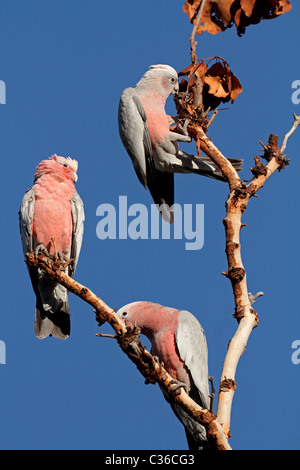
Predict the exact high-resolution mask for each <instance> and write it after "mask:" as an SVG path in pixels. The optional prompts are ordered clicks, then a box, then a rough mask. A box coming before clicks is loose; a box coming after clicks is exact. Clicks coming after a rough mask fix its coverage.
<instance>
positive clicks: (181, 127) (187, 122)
mask: <svg viewBox="0 0 300 470" xmlns="http://www.w3.org/2000/svg"><path fill="white" fill-rule="evenodd" d="M188 124H189V120H188V118H186V119H185V121H184V124H183V126H182V125H181V124H180V123H179V122H178V123H177V129H178V130H179V131H180V132H181V133H182V134H183V135H185V136H186V137H190V136H189V133H188V130H187V128H188Z"/></svg>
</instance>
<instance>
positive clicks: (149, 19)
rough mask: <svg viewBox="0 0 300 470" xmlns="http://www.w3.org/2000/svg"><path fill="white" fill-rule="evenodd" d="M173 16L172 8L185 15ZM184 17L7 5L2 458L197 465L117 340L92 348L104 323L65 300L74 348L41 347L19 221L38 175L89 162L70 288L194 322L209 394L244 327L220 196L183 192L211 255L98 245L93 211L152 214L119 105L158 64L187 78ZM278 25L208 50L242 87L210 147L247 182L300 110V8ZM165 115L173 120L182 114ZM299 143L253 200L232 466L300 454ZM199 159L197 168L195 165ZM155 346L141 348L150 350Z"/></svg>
mask: <svg viewBox="0 0 300 470" xmlns="http://www.w3.org/2000/svg"><path fill="white" fill-rule="evenodd" d="M175 3H176V5H175ZM183 3H184V2H183V1H182V2H173V1H172V0H164V1H157V0H155V1H152V2H140V1H137V0H134V1H133V0H131V1H129V2H122V1H115V2H105V3H104V2H98V1H96V0H85V1H83V0H81V1H80V0H73V1H71V0H53V1H51V2H50V1H44V2H40V1H37V0H27V1H26V2H24V1H22V0H9V1H8V0H2V2H1V6H0V80H3V81H4V82H5V84H6V104H5V105H2V106H1V108H0V119H1V124H0V126H1V139H0V151H1V186H0V187H1V199H2V201H3V206H2V220H3V228H2V230H1V246H2V253H1V257H2V260H1V315H0V340H2V341H4V342H5V344H6V364H5V365H4V364H2V365H0V384H1V385H0V422H1V425H0V448H1V449H106V450H111V449H186V440H185V435H184V431H183V428H182V426H181V424H180V423H179V422H178V421H177V419H176V418H175V416H174V415H173V413H172V411H171V408H170V406H169V405H168V404H167V403H166V402H165V401H164V399H163V397H162V395H161V392H160V390H159V388H158V386H157V385H156V386H153V385H147V386H146V385H144V379H143V377H142V376H141V375H140V374H139V372H138V371H137V369H136V368H135V366H134V365H133V364H132V363H131V362H130V361H129V360H128V358H127V357H126V356H125V355H124V354H123V353H122V352H121V350H120V349H119V347H118V345H117V344H116V342H115V341H113V340H110V339H104V338H103V339H100V338H97V337H95V333H97V332H99V331H102V332H111V329H110V327H109V326H108V325H105V326H103V327H102V328H101V330H99V328H98V327H97V323H96V322H95V318H94V313H93V311H92V309H91V308H90V307H89V306H88V305H87V304H85V303H84V302H83V301H82V300H81V299H79V298H77V297H75V296H73V295H72V294H70V307H71V314H72V318H71V322H72V332H71V337H70V338H69V339H68V340H67V341H65V342H62V341H58V340H55V339H53V338H49V339H47V340H44V341H39V340H38V339H36V338H35V336H34V330H33V323H34V308H35V298H34V294H33V291H32V289H31V284H30V280H29V276H28V274H27V270H26V266H25V263H24V261H23V254H22V250H21V241H20V236H19V229H18V210H19V206H20V203H21V200H22V197H23V194H24V192H25V190H26V189H28V188H29V187H30V186H31V185H32V180H33V174H34V171H35V167H36V166H37V164H38V163H39V162H40V161H41V160H43V159H44V158H48V157H49V156H50V155H52V154H54V153H57V154H59V155H63V156H71V157H73V158H76V159H78V161H79V170H78V175H79V179H78V183H77V190H78V192H79V194H80V195H81V197H82V199H83V201H84V205H85V214H86V223H85V233H84V241H83V246H82V251H81V255H80V259H79V264H78V268H77V271H76V279H77V280H78V281H79V282H81V283H82V284H84V285H86V286H88V287H90V288H91V289H92V290H93V291H94V292H95V293H97V294H98V295H99V296H100V297H101V298H102V299H103V300H104V301H105V302H106V303H107V304H108V305H110V306H111V307H113V308H119V307H121V306H122V305H124V304H126V303H128V302H131V301H135V300H150V301H154V302H159V303H161V304H163V305H168V306H170V307H178V308H183V309H187V310H190V311H191V312H192V313H193V314H194V315H195V316H197V318H198V319H199V320H200V322H201V324H202V325H203V327H204V329H205V332H206V336H207V341H208V347H209V370H210V374H211V375H213V376H214V377H215V385H216V388H218V381H219V378H220V373H221V370H222V363H223V359H224V356H225V352H226V347H227V344H228V341H229V340H230V338H231V337H232V335H233V334H234V332H235V330H236V327H237V323H236V321H235V320H234V319H233V318H232V313H233V310H234V304H233V296H232V291H231V286H230V283H229V281H228V280H227V279H226V278H225V277H224V276H222V275H221V272H222V271H225V270H226V267H227V261H226V257H225V252H224V248H225V242H224V228H223V225H222V219H223V217H224V214H225V208H224V204H225V200H226V197H227V194H228V187H227V185H226V184H223V183H220V182H217V181H213V180H210V179H208V178H203V177H199V176H196V175H176V177H175V200H176V202H178V203H180V204H193V205H194V206H195V205H196V204H204V208H205V211H204V214H205V215H204V220H205V223H204V232H205V240H204V246H203V248H202V249H201V250H198V251H187V250H185V240H174V239H170V240H162V239H159V240H131V239H129V238H128V239H127V240H119V239H116V240H99V238H98V237H97V236H96V226H97V223H98V222H99V220H100V219H99V217H97V216H96V209H97V207H98V206H99V205H100V204H103V203H109V204H113V205H115V207H116V208H117V207H118V200H119V196H122V195H123V196H127V200H128V205H131V204H134V203H141V204H144V205H145V206H146V207H150V204H151V202H152V201H151V198H150V195H149V193H148V192H146V191H145V190H144V189H143V188H142V186H141V185H140V183H139V182H138V180H137V178H136V176H135V174H134V170H133V168H132V165H131V162H130V159H129V157H128V156H127V154H126V152H125V149H124V148H123V146H122V143H121V141H120V139H119V135H118V128H117V109H118V102H119V97H120V94H121V92H122V90H123V89H124V88H126V87H128V86H133V85H134V84H135V83H136V82H137V81H138V80H139V79H140V77H141V76H142V75H143V73H144V72H145V71H146V70H147V68H148V66H149V65H151V64H156V63H166V64H169V65H171V66H173V67H174V68H175V69H176V70H178V71H179V70H182V69H183V68H185V67H186V66H187V65H189V63H190V55H189V35H190V33H191V25H190V23H189V21H188V18H187V16H186V15H185V14H184V13H183V12H182V5H183ZM292 3H293V9H292V11H291V12H290V13H288V14H286V15H283V16H282V17H281V18H278V19H276V20H271V21H264V22H262V23H260V24H259V25H256V26H252V27H250V28H249V29H248V30H247V32H246V34H245V35H244V36H243V37H242V38H238V37H237V35H236V33H235V31H234V28H232V29H231V30H228V31H227V32H225V33H223V34H219V35H217V36H209V35H203V36H202V37H200V38H199V41H198V47H197V55H198V58H206V57H211V56H214V55H219V56H221V57H223V58H225V59H226V60H227V61H228V62H229V64H230V65H231V69H232V71H233V72H234V74H235V75H236V76H237V77H238V78H239V80H240V82H241V84H242V85H243V92H242V94H241V95H239V96H238V98H237V100H236V102H235V103H234V105H233V106H231V105H229V109H228V110H226V111H222V112H220V113H219V115H218V117H217V118H216V120H215V121H214V123H213V125H212V126H211V128H210V129H209V134H210V135H211V137H212V138H213V141H214V142H215V144H216V145H217V146H219V147H220V148H221V149H222V151H223V153H224V154H225V155H226V156H231V157H237V158H243V159H244V160H245V163H244V170H243V173H242V177H243V178H245V179H249V178H250V177H251V173H250V171H249V167H250V166H252V165H253V157H254V155H257V154H258V153H259V151H260V145H259V143H258V141H259V140H261V141H263V142H267V140H268V136H269V134H270V133H275V134H277V135H279V140H280V142H281V141H282V138H283V136H284V134H285V133H286V132H287V131H288V130H289V128H290V127H291V124H292V114H293V113H294V112H295V113H297V114H299V105H297V104H293V103H292V100H291V95H292V92H293V90H292V88H291V87H292V83H293V81H294V80H299V79H300V70H299V64H298V62H299V61H298V52H299V51H298V43H299V33H298V31H299V25H298V19H299V12H300V6H299V4H298V2H295V1H294V2H292ZM167 110H168V112H169V114H174V112H175V111H174V105H173V102H172V98H170V99H169V100H168V103H167ZM299 142H300V131H298V132H296V133H295V134H294V135H293V136H292V137H291V139H290V141H289V143H288V147H287V154H288V156H289V157H292V158H293V160H292V162H291V165H290V166H289V167H287V169H286V170H285V171H283V172H282V173H281V174H278V173H277V174H275V175H274V176H273V177H272V178H271V179H270V180H269V181H268V182H267V184H266V185H265V187H264V188H263V189H262V190H260V191H259V197H258V198H255V199H253V200H251V201H250V203H249V205H248V210H247V212H246V213H245V214H244V217H243V222H244V223H247V227H246V228H244V229H243V232H242V237H241V241H242V255H243V261H244V265H245V268H246V270H247V279H248V287H249V290H250V291H251V292H253V293H254V292H257V291H261V290H262V291H264V293H265V296H264V297H263V298H261V299H260V300H259V303H257V304H256V307H257V311H258V314H259V321H260V323H259V326H258V328H256V329H255V331H254V332H253V333H252V335H251V337H250V340H249V343H248V346H247V350H246V352H245V353H244V355H243V356H242V358H241V360H240V363H239V365H238V370H237V375H236V381H237V391H236V394H235V397H234V402H233V410H232V426H231V433H232V438H231V440H230V443H231V445H232V447H233V448H235V449H295V448H299V437H300V436H299V426H298V421H299V419H298V417H299V411H300V408H299V385H300V383H299V367H300V365H296V364H293V362H292V360H291V357H292V353H293V349H292V348H291V345H292V343H293V341H295V340H298V339H299V338H300V331H299V306H298V303H299V302H298V287H299V270H298V266H299V261H300V260H299V248H298V247H299V179H298V178H299V177H298V175H299V169H300V168H299V167H300V163H299V158H298V151H299ZM194 150H195V149H194V147H193V144H190V148H189V151H190V153H192V152H193V151H194ZM145 344H147V345H148V344H149V343H147V341H146V340H145Z"/></svg>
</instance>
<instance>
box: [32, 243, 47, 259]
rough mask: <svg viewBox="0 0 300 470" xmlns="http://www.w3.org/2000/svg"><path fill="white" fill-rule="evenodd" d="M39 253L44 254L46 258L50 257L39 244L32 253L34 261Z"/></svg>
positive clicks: (45, 249)
mask: <svg viewBox="0 0 300 470" xmlns="http://www.w3.org/2000/svg"><path fill="white" fill-rule="evenodd" d="M40 251H41V252H42V253H44V254H45V255H46V256H48V257H49V256H50V255H49V253H48V250H47V248H46V247H45V246H44V245H43V244H42V243H41V244H40V245H38V246H37V247H36V249H35V251H34V255H35V259H37V257H38V254H39V252H40Z"/></svg>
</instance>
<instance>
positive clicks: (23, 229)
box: [19, 188, 35, 255]
mask: <svg viewBox="0 0 300 470" xmlns="http://www.w3.org/2000/svg"><path fill="white" fill-rule="evenodd" d="M34 205H35V190H34V188H30V189H28V190H27V191H26V193H25V194H24V197H23V199H22V203H21V208H20V211H19V227H20V233H21V238H22V247H23V253H24V255H25V254H26V253H27V252H31V251H33V249H34V246H33V240H32V221H33V215H34Z"/></svg>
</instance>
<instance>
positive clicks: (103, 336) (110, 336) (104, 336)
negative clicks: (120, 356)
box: [95, 333, 117, 339]
mask: <svg viewBox="0 0 300 470" xmlns="http://www.w3.org/2000/svg"><path fill="white" fill-rule="evenodd" d="M95 336H101V338H113V339H116V338H117V336H116V335H110V334H106V333H96V334H95Z"/></svg>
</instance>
